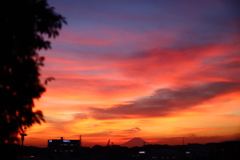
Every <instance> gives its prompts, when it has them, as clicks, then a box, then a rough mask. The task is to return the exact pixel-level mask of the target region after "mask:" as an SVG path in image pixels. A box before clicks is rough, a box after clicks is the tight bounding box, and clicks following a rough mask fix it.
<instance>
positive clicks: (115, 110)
mask: <svg viewBox="0 0 240 160" xmlns="http://www.w3.org/2000/svg"><path fill="white" fill-rule="evenodd" d="M239 89H240V83H238V82H215V83H205V84H200V85H196V86H191V87H188V88H182V89H178V90H171V89H159V90H156V91H155V93H154V94H152V95H151V96H148V97H143V98H140V99H138V100H136V101H131V102H129V103H130V104H124V105H121V104H119V105H115V106H114V107H111V108H107V109H101V108H90V113H91V116H92V117H93V118H96V119H115V118H136V117H164V116H167V115H169V114H173V113H175V112H179V111H181V110H185V109H188V108H190V107H194V106H196V105H199V104H202V103H204V102H206V101H208V100H210V99H212V98H214V97H217V96H221V95H224V94H228V93H232V92H239Z"/></svg>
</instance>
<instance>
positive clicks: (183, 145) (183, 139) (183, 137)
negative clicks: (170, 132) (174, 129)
mask: <svg viewBox="0 0 240 160" xmlns="http://www.w3.org/2000/svg"><path fill="white" fill-rule="evenodd" d="M184 138H185V137H183V146H184Z"/></svg>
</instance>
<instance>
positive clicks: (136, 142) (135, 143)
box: [121, 137, 148, 148]
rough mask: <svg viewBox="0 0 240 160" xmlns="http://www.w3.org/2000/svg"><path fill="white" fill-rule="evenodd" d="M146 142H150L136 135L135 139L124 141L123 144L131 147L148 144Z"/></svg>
mask: <svg viewBox="0 0 240 160" xmlns="http://www.w3.org/2000/svg"><path fill="white" fill-rule="evenodd" d="M146 144H148V142H146V141H144V140H143V139H141V138H137V137H135V138H133V139H131V140H129V141H127V142H125V143H123V144H122V145H121V146H125V147H129V148H131V147H136V146H137V147H142V146H143V145H146Z"/></svg>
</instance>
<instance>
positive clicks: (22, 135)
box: [20, 127, 27, 146]
mask: <svg viewBox="0 0 240 160" xmlns="http://www.w3.org/2000/svg"><path fill="white" fill-rule="evenodd" d="M26 129H27V127H25V128H24V130H23V133H20V135H21V142H22V144H21V145H22V146H23V143H24V137H25V136H27V134H26V132H25V130H26Z"/></svg>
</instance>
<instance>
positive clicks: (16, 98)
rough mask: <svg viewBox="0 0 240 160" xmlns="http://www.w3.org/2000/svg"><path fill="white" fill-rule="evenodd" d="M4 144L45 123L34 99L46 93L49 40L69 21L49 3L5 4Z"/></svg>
mask: <svg viewBox="0 0 240 160" xmlns="http://www.w3.org/2000/svg"><path fill="white" fill-rule="evenodd" d="M0 16H1V19H0V21H1V26H0V33H1V34H0V45H1V48H0V49H1V50H0V53H1V57H0V98H1V99H0V143H1V144H3V143H10V142H13V141H15V140H17V136H18V134H19V133H20V132H22V131H23V130H24V128H25V127H30V126H32V125H33V124H34V123H41V122H42V121H44V118H43V114H42V112H41V111H34V110H33V107H34V99H38V98H40V96H41V94H42V93H43V92H44V91H45V87H44V85H43V84H42V83H41V82H40V78H39V76H40V72H39V69H40V67H41V66H43V60H44V57H42V56H39V54H38V51H39V50H41V49H50V48H51V46H50V42H49V41H48V40H46V39H49V38H55V37H56V36H58V34H59V30H60V29H61V27H62V24H64V23H66V21H65V18H64V17H62V16H61V15H60V14H58V13H56V12H55V11H54V8H53V7H51V6H49V4H48V3H47V1H46V0H7V1H4V3H2V5H1V15H0Z"/></svg>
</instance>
